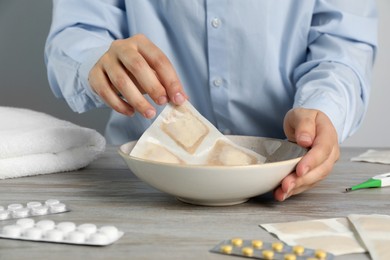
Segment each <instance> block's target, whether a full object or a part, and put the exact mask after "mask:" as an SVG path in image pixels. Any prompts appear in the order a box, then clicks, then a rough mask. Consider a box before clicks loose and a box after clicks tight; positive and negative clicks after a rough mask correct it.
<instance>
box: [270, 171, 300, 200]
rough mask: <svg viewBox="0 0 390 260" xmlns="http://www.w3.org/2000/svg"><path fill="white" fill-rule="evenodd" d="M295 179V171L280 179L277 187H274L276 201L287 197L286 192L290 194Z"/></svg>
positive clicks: (294, 184)
mask: <svg viewBox="0 0 390 260" xmlns="http://www.w3.org/2000/svg"><path fill="white" fill-rule="evenodd" d="M296 179H297V176H296V174H295V172H293V173H290V174H289V175H287V176H286V177H285V178H284V179H283V180H282V182H281V183H280V185H279V187H277V188H276V189H275V191H274V198H275V199H276V200H278V201H284V200H285V199H286V198H287V197H288V194H290V193H291V192H292V190H293V189H294V188H295V186H296Z"/></svg>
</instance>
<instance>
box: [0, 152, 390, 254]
mask: <svg viewBox="0 0 390 260" xmlns="http://www.w3.org/2000/svg"><path fill="white" fill-rule="evenodd" d="M116 149H117V148H116V147H110V148H108V149H107V151H106V153H105V154H104V155H103V156H102V157H101V158H100V159H98V160H96V161H95V162H93V163H92V164H91V165H90V166H89V167H87V168H85V169H82V170H79V171H74V172H67V173H57V174H49V175H41V176H34V177H25V178H17V179H8V180H2V181H0V205H3V206H5V205H8V204H11V203H17V202H20V203H26V202H28V201H45V200H46V199H49V198H55V199H59V200H61V201H63V202H64V203H66V204H67V205H68V206H69V207H70V209H71V211H70V212H68V213H63V214H57V215H49V216H46V217H37V218H36V220H39V219H44V218H48V219H52V220H54V221H56V222H60V221H73V222H76V224H82V223H88V222H89V223H95V224H97V225H98V226H102V225H115V226H117V227H118V228H119V229H120V230H122V231H124V232H125V235H124V236H123V237H122V238H121V239H120V240H119V241H117V242H116V243H114V244H113V245H110V246H107V247H90V246H72V245H64V244H48V243H38V242H23V241H16V240H7V239H1V240H0V259H27V258H28V259H39V260H42V259H53V258H55V259H233V257H228V256H223V255H218V254H213V253H210V252H209V250H210V249H211V248H212V247H213V246H214V245H216V244H217V243H218V242H220V241H221V240H224V239H228V238H232V237H237V236H238V237H242V238H244V239H262V240H264V241H275V240H276V239H275V238H274V237H273V236H271V235H270V234H268V233H267V232H266V231H264V230H263V229H261V228H259V226H258V225H259V224H263V223H276V222H289V221H297V220H309V219H318V218H333V217H346V216H347V215H348V214H351V213H355V214H372V213H379V214H390V200H389V198H390V188H382V189H369V190H359V191H354V192H351V193H343V191H344V190H345V188H347V187H348V186H350V185H353V184H357V183H359V182H362V181H364V180H366V179H368V178H370V177H372V176H374V175H376V174H379V173H383V172H388V171H390V165H382V164H370V163H363V162H351V161H350V158H351V157H353V156H356V155H358V154H360V153H362V152H364V151H366V150H367V149H365V148H343V149H342V155H341V159H340V160H339V161H338V162H337V164H336V165H335V167H334V169H333V171H332V173H331V174H330V176H329V177H328V178H327V179H325V180H324V181H322V182H321V183H320V184H318V185H317V186H316V187H314V188H313V189H311V190H309V191H307V192H305V193H303V194H300V195H297V196H294V197H292V198H290V199H288V200H287V201H285V202H283V203H280V202H275V201H274V200H273V198H272V195H270V194H265V195H263V196H259V197H256V198H253V199H251V200H250V201H248V202H247V203H244V204H241V205H236V206H230V207H205V206H194V205H189V204H185V203H182V202H180V201H178V200H176V199H175V198H173V197H171V196H169V195H165V194H163V193H161V192H159V191H157V190H155V189H153V188H151V187H150V186H148V185H147V184H145V183H143V182H141V181H140V180H138V179H137V177H135V176H134V175H133V174H132V173H131V172H130V171H129V170H128V168H127V166H126V165H125V163H124V162H123V160H122V158H121V157H120V156H119V155H118V154H117V152H116ZM10 222H14V221H0V224H1V225H6V224H7V223H10ZM336 259H337V260H338V259H357V260H359V259H369V258H368V256H367V255H365V254H354V255H345V256H340V257H337V258H336Z"/></svg>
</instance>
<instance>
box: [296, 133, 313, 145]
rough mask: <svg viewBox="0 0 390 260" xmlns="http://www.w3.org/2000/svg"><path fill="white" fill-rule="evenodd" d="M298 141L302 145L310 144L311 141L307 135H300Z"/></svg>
mask: <svg viewBox="0 0 390 260" xmlns="http://www.w3.org/2000/svg"><path fill="white" fill-rule="evenodd" d="M298 140H299V141H300V142H303V143H308V144H311V143H312V140H311V137H310V136H309V135H308V134H302V135H300V136H299V137H298Z"/></svg>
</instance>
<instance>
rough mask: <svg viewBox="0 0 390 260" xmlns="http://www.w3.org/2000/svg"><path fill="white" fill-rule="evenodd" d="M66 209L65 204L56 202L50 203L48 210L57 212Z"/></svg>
mask: <svg viewBox="0 0 390 260" xmlns="http://www.w3.org/2000/svg"><path fill="white" fill-rule="evenodd" d="M64 211H66V205H65V204H64V203H57V204H54V205H50V212H51V213H59V212H64Z"/></svg>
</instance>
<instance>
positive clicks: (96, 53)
mask: <svg viewBox="0 0 390 260" xmlns="http://www.w3.org/2000/svg"><path fill="white" fill-rule="evenodd" d="M109 47H110V46H108V45H107V46H101V47H97V48H93V49H91V50H88V51H87V52H86V53H85V56H84V57H85V59H84V62H83V63H82V64H81V65H80V67H79V70H78V74H79V75H78V76H79V79H80V83H81V85H82V86H83V89H84V90H85V92H86V94H87V96H88V97H89V98H90V99H91V100H92V101H93V103H94V105H95V106H96V107H105V106H106V105H105V103H104V102H103V100H102V99H101V98H100V96H99V95H98V94H96V92H95V91H94V90H93V89H92V88H91V85H90V84H89V81H88V76H89V72H90V71H91V69H92V67H93V66H95V64H96V62H97V61H98V60H99V59H100V57H102V56H103V54H104V53H105V52H106V51H107V50H108V49H109Z"/></svg>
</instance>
